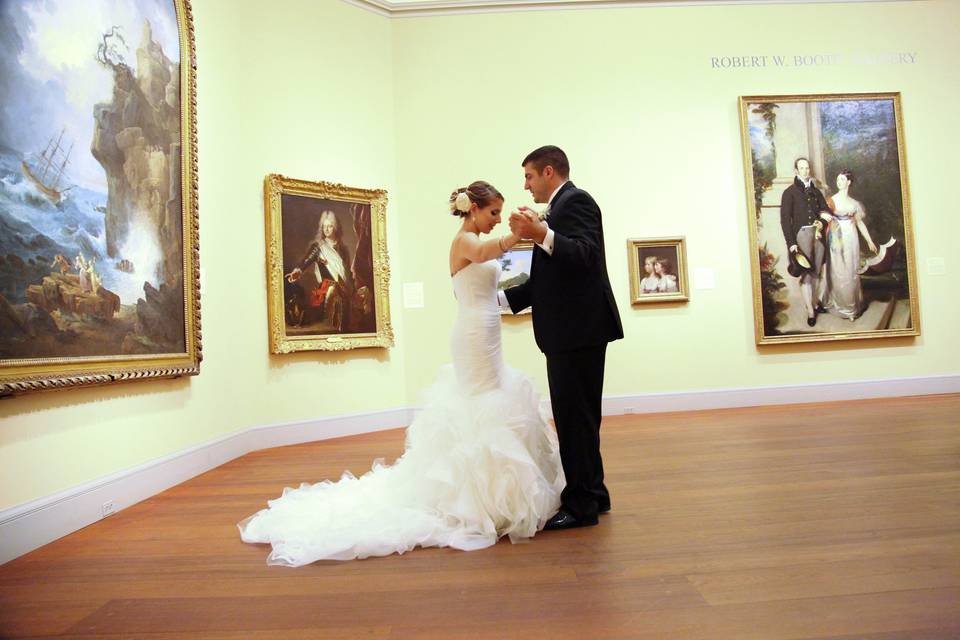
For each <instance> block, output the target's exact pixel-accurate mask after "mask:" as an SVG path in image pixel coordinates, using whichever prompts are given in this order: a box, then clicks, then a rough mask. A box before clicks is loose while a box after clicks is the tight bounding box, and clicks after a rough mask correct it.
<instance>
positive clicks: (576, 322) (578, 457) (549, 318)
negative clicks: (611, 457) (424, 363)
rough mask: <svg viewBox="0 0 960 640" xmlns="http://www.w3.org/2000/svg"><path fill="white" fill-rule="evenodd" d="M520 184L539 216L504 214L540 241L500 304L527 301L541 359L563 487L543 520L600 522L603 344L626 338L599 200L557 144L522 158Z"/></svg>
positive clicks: (552, 524)
mask: <svg viewBox="0 0 960 640" xmlns="http://www.w3.org/2000/svg"><path fill="white" fill-rule="evenodd" d="M523 172H524V179H525V183H524V188H525V189H526V190H527V191H529V192H530V193H531V195H533V200H534V202H540V203H549V204H548V206H547V215H546V218H545V219H544V220H540V219H539V218H538V217H537V216H536V214H535V213H534V212H533V211H532V210H530V209H527V208H526V207H522V208H521V209H520V211H519V212H517V213H514V214H513V215H511V216H510V229H511V230H512V231H513V232H514V233H515V234H517V235H518V236H520V237H521V238H523V239H527V240H532V241H533V242H535V243H536V247H534V250H533V263H532V266H531V269H530V279H529V280H527V281H526V282H524V283H523V284H521V285H518V286H516V287H511V288H510V289H507V290H506V291H503V292H501V301H500V303H501V306H507V305H509V307H510V309H511V311H513V312H514V313H517V312H519V311H522V310H523V309H525V308H527V307H532V309H533V335H534V337H535V338H536V341H537V346H538V347H540V351H542V352H543V353H544V355H545V356H546V358H547V379H548V380H549V383H550V403H551V404H552V406H553V417H554V421H555V422H556V425H557V437H558V439H559V441H560V458H561V461H562V462H563V472H564V474H565V475H566V478H567V486H566V488H565V489H564V490H563V494H562V495H561V496H560V502H561V506H560V511H558V512H557V514H556V515H554V516H553V517H552V518H550V520H548V521H547V524H546V526H545V527H544V528H545V529H570V528H573V527H584V526H590V525H595V524H597V514H598V513H603V512H606V511H609V510H610V494H609V493H608V491H607V487H606V486H605V485H604V484H603V460H601V458H600V399H601V396H602V392H603V365H604V359H605V357H606V351H607V343H608V342H612V341H613V340H618V339H620V338H622V337H623V327H622V326H621V324H620V314H619V312H618V311H617V304H616V301H614V299H613V290H612V289H611V288H610V280H609V278H608V277H607V264H606V259H605V257H604V250H603V225H602V224H601V220H600V207H598V206H597V203H596V202H594V200H593V198H592V197H590V194H589V193H587V192H586V191H583V190H581V189H578V188H577V187H576V186H574V184H573V183H572V182H570V181H569V180H568V176H569V175H570V163H569V162H568V160H567V155H566V154H565V153H564V152H563V151H562V150H561V149H559V148H558V147H554V146H546V147H540V148H539V149H536V150H534V151H532V152H531V153H530V154H529V155H528V156H527V157H526V158H524V160H523Z"/></svg>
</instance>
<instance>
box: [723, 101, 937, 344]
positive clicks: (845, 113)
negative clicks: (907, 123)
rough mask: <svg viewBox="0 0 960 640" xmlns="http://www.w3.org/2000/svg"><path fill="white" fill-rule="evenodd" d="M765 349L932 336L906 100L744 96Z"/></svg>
mask: <svg viewBox="0 0 960 640" xmlns="http://www.w3.org/2000/svg"><path fill="white" fill-rule="evenodd" d="M740 119H741V134H742V140H743V154H744V168H745V174H746V183H747V203H748V210H749V221H748V227H749V230H750V241H751V244H750V246H751V253H752V256H751V258H752V259H751V266H752V275H753V306H754V319H755V333H756V341H757V344H774V343H783V342H809V341H825V340H848V339H855V338H882V337H897V336H916V335H919V334H920V318H919V302H918V298H917V281H916V261H915V259H914V249H913V233H912V222H911V218H910V203H909V190H908V187H907V167H906V157H905V149H904V144H903V126H902V119H901V109H900V94H899V93H878V94H843V95H815V96H810V95H801V96H747V97H741V98H740Z"/></svg>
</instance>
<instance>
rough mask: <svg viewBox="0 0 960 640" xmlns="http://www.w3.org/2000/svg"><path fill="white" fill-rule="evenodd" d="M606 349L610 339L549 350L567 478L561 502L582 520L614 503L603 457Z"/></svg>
mask: <svg viewBox="0 0 960 640" xmlns="http://www.w3.org/2000/svg"><path fill="white" fill-rule="evenodd" d="M606 354H607V345H606V344H603V345H601V346H596V347H587V348H584V349H577V350H574V351H563V352H560V353H549V354H546V357H547V379H548V381H549V384H550V403H551V405H552V406H553V419H554V422H556V425H557V437H558V438H559V440H560V459H561V461H562V463H563V473H564V475H566V477H567V486H566V488H565V489H564V490H563V493H562V494H561V496H560V502H561V504H562V506H563V508H564V509H566V510H567V511H569V512H570V514H571V515H573V516H574V517H575V518H578V519H579V518H584V517H590V516H595V515H596V514H597V512H598V511H599V510H600V509H608V508H609V507H610V493H609V492H608V491H607V487H606V486H605V485H604V484H603V460H602V459H601V457H600V400H601V397H602V395H603V365H604V360H605V358H606Z"/></svg>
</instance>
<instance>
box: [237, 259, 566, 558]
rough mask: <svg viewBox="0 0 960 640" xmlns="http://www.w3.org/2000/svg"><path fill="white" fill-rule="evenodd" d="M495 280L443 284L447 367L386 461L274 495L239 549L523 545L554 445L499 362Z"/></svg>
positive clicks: (525, 388) (522, 388) (553, 506)
mask: <svg viewBox="0 0 960 640" xmlns="http://www.w3.org/2000/svg"><path fill="white" fill-rule="evenodd" d="M499 273H500V264H499V263H498V262H497V261H496V260H490V261H488V262H482V263H472V264H470V265H469V266H467V267H465V268H464V269H462V270H460V271H459V272H457V273H456V274H455V275H454V276H453V288H454V292H455V293H456V297H457V303H458V307H459V313H458V316H457V320H456V323H455V325H454V328H453V335H452V337H451V345H452V352H453V366H452V367H451V366H450V365H447V366H444V367H442V368H441V370H440V375H439V378H438V380H437V381H436V382H435V383H434V384H433V385H432V386H431V387H430V388H429V389H428V390H427V392H426V396H425V404H424V407H423V410H422V411H421V412H420V413H418V414H417V416H416V418H415V419H414V420H413V423H412V424H411V425H410V426H409V428H408V429H407V434H406V450H405V452H404V454H403V455H402V456H401V457H400V458H399V459H398V460H397V461H396V462H395V463H394V464H393V465H390V466H386V465H384V464H383V461H382V460H376V461H374V463H373V469H372V470H371V471H369V472H367V473H366V474H364V475H363V476H362V477H360V478H356V477H354V476H353V475H351V474H350V473H349V472H345V473H344V474H343V476H342V477H341V478H340V480H339V482H330V481H324V482H320V483H318V484H312V485H311V484H302V485H300V488H298V489H292V488H287V489H284V491H283V495H282V496H281V497H279V498H277V499H275V500H271V501H269V502H268V505H269V506H268V508H266V509H263V510H262V511H260V512H258V513H257V514H255V515H253V516H251V517H250V518H247V519H246V520H244V521H243V522H241V523H240V524H239V525H238V526H239V528H240V534H241V538H242V539H243V540H244V542H261V543H270V544H271V545H273V552H272V553H271V554H270V556H269V558H268V559H267V562H268V564H281V565H288V566H300V565H303V564H308V563H311V562H315V561H317V560H349V559H352V558H366V557H368V556H383V555H389V554H391V553H403V552H405V551H408V550H410V549H413V548H414V547H417V546H421V547H429V546H439V547H454V548H457V549H464V550H473V549H480V548H483V547H487V546H490V545H492V544H494V543H495V542H496V541H497V539H498V538H499V537H500V536H503V535H507V536H509V537H510V540H511V541H512V542H518V541H521V540H524V539H526V538H530V537H532V536H533V535H534V534H535V533H536V532H537V531H538V530H540V529H542V528H543V525H544V524H545V523H546V521H547V519H548V518H550V517H551V516H552V515H553V514H554V513H556V512H557V509H558V508H559V506H560V493H561V491H562V490H563V487H564V485H565V480H564V476H563V468H562V467H561V463H560V454H559V450H558V447H557V437H556V433H555V432H554V430H553V428H552V427H551V426H550V425H549V424H548V422H547V420H546V416H545V415H544V414H543V412H542V411H541V409H540V398H539V396H538V394H537V392H536V391H535V389H534V387H533V384H532V382H531V381H530V380H529V379H528V378H527V377H525V376H524V375H522V374H521V373H519V372H517V371H515V370H513V369H510V368H509V367H506V366H505V365H504V363H503V355H502V352H501V348H500V312H499V308H498V305H497V280H498V279H499Z"/></svg>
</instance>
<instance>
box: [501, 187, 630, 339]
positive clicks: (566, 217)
mask: <svg viewBox="0 0 960 640" xmlns="http://www.w3.org/2000/svg"><path fill="white" fill-rule="evenodd" d="M547 224H548V225H549V226H550V228H551V229H553V234H554V236H553V254H552V255H550V254H547V252H546V251H544V250H543V249H541V248H540V247H539V246H534V248H533V264H532V266H531V268H530V279H529V280H527V281H526V282H524V283H523V284H521V285H518V286H516V287H511V288H510V289H507V290H506V291H505V293H506V296H507V301H508V302H509V303H510V308H511V310H512V311H513V312H514V313H516V312H518V311H522V310H523V309H526V308H527V307H532V309H533V335H534V338H535V339H536V341H537V346H538V347H540V351H542V352H543V353H546V354H550V353H560V352H563V351H572V350H575V349H582V348H584V347H592V346H600V345H602V344H606V343H607V342H611V341H613V340H618V339H620V338H622V337H623V326H622V325H621V323H620V313H619V312H618V311H617V303H616V301H615V300H614V298H613V290H612V289H611V288H610V279H609V278H608V276H607V261H606V257H605V255H604V248H603V225H602V223H601V220H600V207H598V206H597V203H596V202H595V201H594V200H593V198H592V197H590V194H589V193H587V192H586V191H583V190H582V189H578V188H577V187H576V186H575V185H574V184H573V183H572V182H567V183H566V184H565V185H563V187H561V189H560V191H559V192H558V193H557V195H556V196H555V197H554V199H553V201H552V202H551V203H550V217H549V219H548V220H547Z"/></svg>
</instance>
